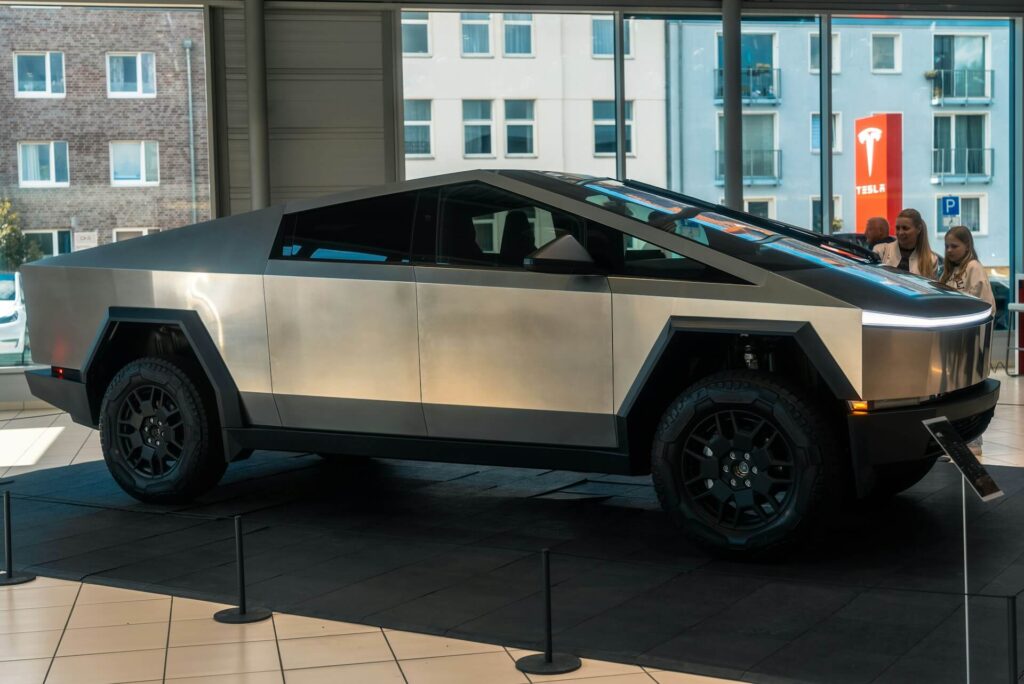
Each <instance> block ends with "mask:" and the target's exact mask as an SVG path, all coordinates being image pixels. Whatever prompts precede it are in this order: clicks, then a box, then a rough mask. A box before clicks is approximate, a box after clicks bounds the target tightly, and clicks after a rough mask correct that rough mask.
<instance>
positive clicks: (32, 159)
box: [18, 141, 69, 188]
mask: <svg viewBox="0 0 1024 684" xmlns="http://www.w3.org/2000/svg"><path fill="white" fill-rule="evenodd" d="M18 185H19V187H22V188H66V187H68V185H69V183H68V144H67V143H66V142H63V141H55V142H23V143H18Z"/></svg>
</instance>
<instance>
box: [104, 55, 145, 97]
mask: <svg viewBox="0 0 1024 684" xmlns="http://www.w3.org/2000/svg"><path fill="white" fill-rule="evenodd" d="M155 95H156V55H155V54H153V53H152V52H115V53H111V54H108V55H107V97H154V96H155Z"/></svg>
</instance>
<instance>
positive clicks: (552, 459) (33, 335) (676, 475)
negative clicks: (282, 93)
mask: <svg viewBox="0 0 1024 684" xmlns="http://www.w3.org/2000/svg"><path fill="white" fill-rule="evenodd" d="M23 280H24V288H25V295H26V299H27V305H28V317H29V334H30V340H31V347H32V356H33V358H34V359H35V360H36V361H37V362H39V363H41V364H44V365H45V366H46V368H45V369H41V370H33V371H30V372H29V373H28V374H27V375H28V379H29V384H30V387H31V389H32V391H33V393H34V394H35V395H36V396H38V397H40V398H42V399H45V400H47V401H49V402H51V403H53V404H54V405H56V406H58V407H60V408H62V409H65V410H67V411H69V412H70V414H71V416H72V417H73V419H74V420H75V421H77V422H79V423H82V424H85V425H90V426H94V427H98V428H99V429H100V431H101V438H102V443H103V448H104V455H105V458H106V460H107V463H108V465H109V467H110V469H111V472H112V473H113V475H114V476H115V478H116V479H117V480H118V482H119V483H120V484H121V485H122V486H123V487H125V489H126V490H127V491H129V492H130V493H132V494H133V495H135V496H137V497H139V498H141V499H144V500H178V499H183V498H188V497H190V496H194V495H197V494H199V493H201V492H202V491H203V490H205V489H207V488H209V487H211V486H213V485H214V484H215V483H216V481H217V480H218V479H219V477H220V476H221V474H222V473H223V471H224V468H225V465H226V463H227V462H229V461H232V460H236V459H239V458H244V457H245V456H247V455H248V454H249V453H250V452H251V451H252V450H253V449H260V448H270V449H281V450H291V451H313V452H317V453H322V454H325V455H335V456H338V457H344V456H348V457H351V456H381V457H396V458H420V459H432V460H448V461H458V462H473V463H486V464H501V465H514V466H522V467H544V468H563V469H574V470H582V471H598V472H616V473H634V474H639V473H647V472H653V475H654V480H655V485H656V487H657V489H658V494H659V497H660V498H661V501H662V503H663V505H664V506H665V508H666V510H667V512H668V513H669V514H670V516H671V517H672V518H673V519H674V520H675V521H676V522H678V523H679V524H681V525H682V526H683V527H684V529H686V530H687V531H688V532H689V533H690V534H692V535H693V536H694V537H696V538H697V539H699V540H700V541H702V542H705V543H707V544H709V545H711V546H714V547H717V548H720V549H725V550H736V551H761V550H764V549H770V548H775V547H778V546H781V545H786V544H788V543H791V542H793V541H795V540H798V539H799V538H800V537H802V536H804V535H805V534H806V533H807V532H808V531H809V530H811V529H812V528H813V527H814V526H815V525H817V524H818V523H819V522H821V521H823V520H825V519H827V518H828V514H829V512H830V511H831V510H832V509H834V507H835V505H836V502H838V501H841V500H843V499H844V497H845V498H849V497H853V496H866V495H868V494H871V493H876V494H878V493H895V492H898V491H900V490H902V489H905V488H906V487H909V486H910V485H912V484H913V483H914V482H916V481H917V480H918V479H920V477H922V476H923V475H924V474H925V473H926V472H927V470H928V468H930V467H931V465H932V463H933V462H934V460H935V458H936V457H937V455H938V453H939V452H938V448H937V445H935V444H934V442H932V441H931V440H930V438H929V437H928V435H927V433H926V432H925V430H924V429H923V428H922V427H921V426H920V420H921V419H923V418H928V417H933V416H936V415H946V416H948V417H949V418H950V419H951V420H953V421H954V424H955V425H956V426H957V427H958V429H959V430H960V431H961V433H962V434H963V436H964V437H966V438H971V437H974V436H976V435H978V434H980V433H981V432H982V431H983V430H984V429H985V427H986V426H987V424H988V422H989V420H990V419H991V416H992V413H993V409H994V406H995V403H996V399H997V396H998V391H999V385H998V383H997V382H996V381H994V380H991V379H988V377H987V376H988V347H989V342H990V337H991V327H992V324H991V313H990V311H989V309H988V306H987V305H986V304H984V303H983V302H981V301H979V300H975V299H972V298H970V297H966V296H963V295H960V294H958V293H956V292H954V291H952V290H950V289H948V288H945V287H943V286H941V285H938V284H936V283H934V282H929V281H927V280H925V279H922V278H918V277H916V276H911V275H908V274H905V273H900V272H897V271H894V270H891V269H887V268H884V267H882V266H880V265H878V264H877V263H876V260H875V259H874V258H873V257H872V255H870V253H867V252H864V251H862V250H860V249H859V248H857V247H856V246H851V245H849V244H848V243H844V242H841V241H834V240H831V239H829V238H828V237H823V236H820V235H815V234H813V233H810V232H807V231H803V230H801V229H798V228H794V227H792V226H787V225H784V224H781V223H778V222H774V221H769V220H765V219H759V218H755V217H752V216H749V215H747V214H743V213H740V212H735V211H731V210H728V209H726V208H724V207H720V206H716V205H711V204H707V203H704V202H701V201H699V200H696V199H693V198H689V197H684V196H681V195H677V194H675V193H672V192H669V191H666V190H663V189H660V188H654V187H651V186H647V185H644V184H642V183H637V182H632V181H628V182H625V183H620V182H617V181H613V180H609V179H600V178H592V177H587V176H577V175H570V174H558V173H542V172H531V171H500V172H489V171H475V172H466V173H458V174H451V175H447V176H439V177H435V178H428V179H421V180H417V181H409V182H405V183H399V184H395V185H389V186H383V187H376V188H367V189H363V190H357V191H352V192H347V193H343V194H340V195H337V196H332V197H327V198H323V199H318V200H311V201H297V202H292V203H289V204H287V205H282V206H275V207H272V208H269V209H265V210H262V211H256V212H252V213H248V214H243V215H238V216H232V217H228V218H222V219H217V220H214V221H210V222H207V223H202V224H197V225H194V226H188V227H184V228H179V229H176V230H173V231H166V232H163V233H159V234H155V235H151V236H148V237H145V238H137V239H133V240H130V241H127V242H123V243H117V244H112V245H108V246H103V247H98V248H94V249H90V250H86V251H83V252H78V253H72V254H66V255H61V256H57V257H52V258H49V259H45V260H43V261H40V262H36V263H34V264H29V265H26V266H25V267H24V268H23Z"/></svg>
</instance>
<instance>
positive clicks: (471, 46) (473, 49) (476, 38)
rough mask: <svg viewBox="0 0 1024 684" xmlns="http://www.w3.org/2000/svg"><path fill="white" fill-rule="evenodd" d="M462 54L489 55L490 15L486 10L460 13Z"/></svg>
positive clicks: (469, 55) (471, 55)
mask: <svg viewBox="0 0 1024 684" xmlns="http://www.w3.org/2000/svg"><path fill="white" fill-rule="evenodd" d="M461 16H462V55H463V56H464V57H490V56H491V15H490V13H488V12H463V13H462V15H461Z"/></svg>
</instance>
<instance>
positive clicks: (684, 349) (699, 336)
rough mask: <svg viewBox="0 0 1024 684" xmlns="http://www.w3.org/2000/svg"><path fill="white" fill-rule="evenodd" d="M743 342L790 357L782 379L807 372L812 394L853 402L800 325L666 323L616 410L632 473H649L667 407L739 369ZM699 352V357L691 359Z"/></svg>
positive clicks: (831, 362) (834, 367) (830, 360)
mask: <svg viewBox="0 0 1024 684" xmlns="http://www.w3.org/2000/svg"><path fill="white" fill-rule="evenodd" d="M740 341H742V342H743V344H746V343H747V342H750V343H753V344H755V345H758V344H762V343H764V342H769V341H770V342H772V343H773V344H775V343H779V344H781V351H782V352H783V353H784V354H785V355H787V356H788V357H792V359H791V361H793V363H792V364H789V367H786V368H783V369H782V374H783V375H786V376H789V377H796V376H797V374H798V373H803V372H810V373H812V374H813V375H814V381H815V383H816V384H817V385H818V389H819V390H820V391H821V392H822V393H823V394H825V395H827V397H826V398H831V399H832V400H837V401H838V400H841V399H847V398H849V399H854V398H857V397H858V395H857V392H856V390H855V389H854V387H853V385H852V384H851V383H850V381H849V379H848V378H847V376H846V375H845V373H844V372H843V370H842V368H841V367H840V366H839V364H838V363H837V362H836V360H835V358H834V357H833V356H832V354H831V353H830V352H829V350H828V348H827V347H826V345H825V343H824V342H823V341H822V340H821V338H820V337H819V336H818V334H817V333H816V332H815V330H814V327H813V326H812V325H811V324H810V323H808V322H805V321H772V320H742V319H729V320H724V319H713V318H687V317H681V316H673V317H671V318H670V319H669V320H668V321H667V322H666V324H665V328H664V329H663V330H662V333H661V334H660V335H659V336H658V339H657V341H656V342H655V344H654V345H653V346H652V348H651V350H650V352H649V354H648V356H647V358H646V360H645V361H644V363H643V366H642V367H641V369H640V372H639V373H638V374H637V377H636V379H635V380H634V382H633V385H632V386H631V387H630V390H629V392H628V393H627V395H626V397H625V400H624V401H623V403H622V405H621V406H620V407H619V410H618V414H619V416H620V420H622V421H624V422H625V425H626V432H627V441H628V450H629V457H630V462H631V466H630V469H631V471H632V472H634V473H645V472H648V471H649V469H650V455H651V453H650V450H651V445H652V439H653V435H654V431H655V430H656V429H657V426H658V422H659V420H660V418H661V415H662V413H663V412H664V410H665V409H666V408H667V407H668V405H669V404H670V403H671V402H672V401H673V400H674V399H675V398H676V397H677V396H678V395H679V393H680V392H682V391H683V390H684V389H686V388H687V387H689V386H690V385H691V384H693V383H694V382H697V381H698V380H700V379H701V378H703V377H706V376H707V375H710V374H712V373H714V372H716V371H719V370H726V369H730V368H732V369H739V368H742V367H743V365H742V358H741V355H739V354H733V355H732V356H730V353H731V352H734V351H735V349H736V345H737V344H739V343H740ZM694 349H700V350H701V352H702V353H701V354H694V353H693V350H694Z"/></svg>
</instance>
